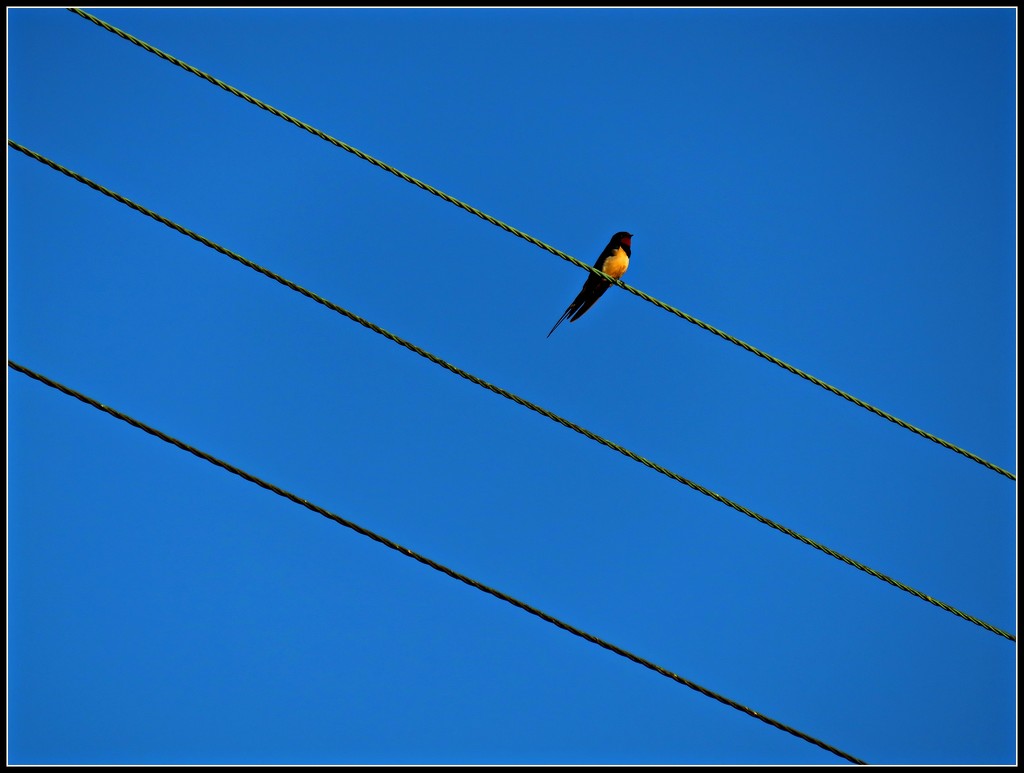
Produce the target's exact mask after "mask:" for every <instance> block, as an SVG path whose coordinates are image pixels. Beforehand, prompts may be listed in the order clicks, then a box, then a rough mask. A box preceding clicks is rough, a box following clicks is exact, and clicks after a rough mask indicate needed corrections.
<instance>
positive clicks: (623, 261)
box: [601, 247, 629, 279]
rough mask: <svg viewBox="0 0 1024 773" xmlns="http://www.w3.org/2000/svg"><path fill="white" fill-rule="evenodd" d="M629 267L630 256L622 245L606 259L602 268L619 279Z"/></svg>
mask: <svg viewBox="0 0 1024 773" xmlns="http://www.w3.org/2000/svg"><path fill="white" fill-rule="evenodd" d="M627 268H629V256H628V255H627V254H626V251H625V250H623V249H622V248H621V247H620V248H619V249H617V250H615V252H614V253H613V254H612V255H610V256H609V257H608V258H606V259H605V261H604V265H603V266H602V267H601V270H602V271H604V273H606V274H607V275H608V276H612V277H615V278H616V279H619V278H621V277H622V275H623V274H625V273H626V269H627Z"/></svg>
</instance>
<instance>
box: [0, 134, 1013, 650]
mask: <svg viewBox="0 0 1024 773" xmlns="http://www.w3.org/2000/svg"><path fill="white" fill-rule="evenodd" d="M7 144H8V145H9V146H11V147H12V148H14V149H15V150H18V151H20V152H22V153H24V154H25V155H27V156H29V157H31V158H33V159H35V160H37V161H39V162H40V163H43V164H45V165H46V166H48V167H50V168H51V169H54V170H56V171H58V172H60V173H61V174H64V175H66V176H68V177H70V178H71V179H73V180H76V181H78V182H80V183H82V184H84V185H87V186H89V187H90V188H92V189H93V190H96V191H98V192H99V193H102V194H103V195H105V196H108V197H110V198H112V199H114V200H115V201H118V202H120V203H122V204H124V205H125V206H128V207H130V208H132V209H134V210H135V211H136V212H139V213H141V214H143V215H146V216H147V217H150V218H152V219H153V220H156V221H157V222H158V223H161V224H163V225H165V226H167V227H168V228H171V229H173V230H175V231H177V232H178V233H180V234H182V235H184V236H187V237H189V238H190V239H194V240H195V241H197V242H199V243H200V244H203V245H205V246H207V247H209V248H210V249H212V250H216V251H217V252H219V253H221V254H222V255H225V256H227V257H229V258H231V259H232V260H235V261H237V262H239V263H241V264H242V265H243V266H246V267H247V268H251V269H252V270H253V271H256V272H258V273H260V274H263V275H264V276H266V277H269V278H270V279H273V280H274V281H275V282H278V283H279V284H282V285H284V286H285V287H287V288H289V289H291V290H294V291H295V292H297V293H300V294H301V295H304V296H306V297H307V298H309V299H311V300H314V301H316V302H317V303H319V304H320V305H321V306H324V307H326V308H328V309H330V310H331V311H334V312H336V313H338V314H341V315H342V316H344V317H347V318H348V319H350V320H352V321H353V322H357V323H359V324H360V325H362V326H363V327H365V328H367V329H369V330H372V331H373V332H374V333H377V334H378V335H381V336H384V337H385V338H387V339H388V340H389V341H392V342H394V343H396V344H398V345H399V346H403V347H405V348H406V349H408V350H409V351H411V352H414V353H415V354H418V355H419V356H421V357H424V358H426V359H428V360H430V361H431V362H433V363H434V364H435V365H440V366H441V367H442V368H444V369H445V370H448V371H450V372H451V373H454V374H455V375H457V376H460V377H461V378H464V379H466V380H467V381H471V382H472V383H474V384H476V385H477V386H481V387H483V388H484V389H487V390H489V391H491V392H493V393H494V394H497V395H500V396H501V397H504V398H507V399H508V400H511V401H512V402H514V403H517V404H518V405H521V406H523V407H524V408H529V409H530V410H531V411H534V412H535V413H539V414H540V415H541V416H544V417H546V418H548V419H551V421H554V422H556V423H557V424H561V425H562V426H563V427H566V428H567V429H571V430H572V431H574V432H578V433H579V434H581V435H583V436H584V437H586V438H588V439H590V440H593V441H595V442H597V443H600V444H601V445H603V446H606V447H607V448H610V449H612V450H613V451H617V452H618V453H620V454H622V455H623V456H626V457H628V458H630V459H632V460H633V461H635V462H639V463H640V464H642V465H644V466H645V467H649V468H650V469H652V470H654V471H655V472H659V473H661V474H662V475H664V476H666V477H668V478H671V479H672V480H674V481H676V482H677V483H682V484H683V485H684V486H689V487H690V488H692V489H694V490H695V491H699V492H700V493H701V494H704V495H705V496H708V497H711V498H712V499H714V500H715V501H716V502H720V503H721V504H723V505H726V506H728V507H731V508H732V509H733V510H736V511H737V512H740V513H743V514H744V515H746V516H748V517H750V518H753V519H754V520H756V521H758V522H759V523H763V524H764V525H765V526H770V527H771V528H773V529H775V530H777V531H780V532H782V533H783V534H786V535H788V536H790V537H792V538H793V539H796V540H799V541H800V542H803V543H804V544H805V545H809V546H810V547H812V548H814V549H815V550H820V551H821V552H823V553H825V554H826V555H829V556H832V558H835V559H838V560H839V561H842V562H843V563H845V564H848V565H849V566H852V567H854V568H855V569H859V570H860V571H862V572H865V573H867V574H869V575H871V576H872V577H875V578H877V579H879V580H881V581H883V582H885V583H888V584H889V585H892V586H893V587H895V588H899V589H900V590H902V591H905V592H907V593H909V594H911V595H912V596H916V597H917V598H919V599H922V600H923V601H927V602H928V603H929V604H934V605H935V606H937V607H939V608H940V609H943V610H945V611H947V612H949V613H951V614H953V615H956V616H957V617H959V618H961V619H963V620H967V621H969V622H972V623H974V624H975V625H979V626H981V627H982V628H984V629H985V630H987V631H990V632H992V633H995V634H998V635H999V636H1002V637H1004V638H1007V639H1009V640H1010V641H1016V638H1015V637H1014V636H1013V635H1012V634H1009V633H1007V632H1006V631H1003V630H1001V629H999V628H996V627H995V626H992V625H990V624H989V623H986V622H984V621H982V620H979V619H978V618H976V617H973V616H972V615H969V614H967V613H965V612H961V611H960V610H958V609H957V608H956V607H952V606H950V605H949V604H946V603H944V602H942V601H939V600H938V599H935V598H932V597H931V596H929V595H927V594H925V593H922V592H921V591H919V590H916V589H914V588H912V587H910V586H909V585H906V584H904V583H902V582H900V581H899V580H896V579H894V578H892V577H889V576H888V575H886V574H883V573H881V572H878V571H876V570H874V569H872V568H871V567H869V566H866V565H864V564H862V563H860V562H859V561H857V560H855V559H853V558H850V557H848V556H845V555H843V554H842V553H839V552H838V551H835V550H833V549H832V548H829V547H826V546H825V545H822V544H821V543H819V542H815V541H814V540H812V539H811V538H809V537H805V536H804V535H802V534H800V533H798V532H796V531H793V530H792V529H790V528H788V527H786V526H783V525H782V524H780V523H776V522H775V521H772V520H771V519H769V518H766V517H765V516H763V515H761V514H759V513H756V512H754V511H753V510H751V509H749V508H747V507H744V506H743V505H741V504H739V503H737V502H733V501H732V500H731V499H728V498H726V497H724V496H722V495H721V494H718V493H717V492H714V491H712V490H711V489H708V488H705V487H704V486H702V485H700V484H699V483H696V482H694V481H692V480H689V479H688V478H685V477H683V476H682V475H680V474H678V473H676V472H673V471H672V470H669V469H668V468H666V467H662V466H661V465H660V464H657V463H656V462H652V461H651V460H650V459H647V458H645V457H643V456H640V454H637V453H635V452H634V451H630V450H629V449H628V448H626V447H624V446H621V445H619V444H618V443H615V442H613V441H611V440H608V439H606V438H604V437H602V436H600V435H598V434H596V433H594V432H591V431H590V430H588V429H586V428H585V427H581V426H580V425H578V424H574V423H573V422H571V421H569V420H568V419H565V418H563V417H561V416H559V415H558V414H556V413H553V412H552V411H549V410H547V409H546V408H543V407H542V406H540V405H537V404H536V403H532V402H530V401H529V400H526V399H524V398H522V397H520V396H519V395H516V394H514V393H512V392H509V391H508V390H506V389H503V388H501V387H499V386H497V385H495V384H492V383H490V382H489V381H485V380H484V379H482V378H479V377H478V376H474V375H473V374H472V373H469V372H467V371H465V370H462V369H461V368H459V367H457V366H455V365H452V364H451V363H449V362H447V361H446V360H443V359H441V358H440V357H438V356H437V355H434V354H431V353H430V352H428V351H426V350H425V349H422V348H420V347H419V346H417V345H416V344H414V343H412V342H410V341H406V340H405V339H404V338H401V337H399V336H397V335H395V334H394V333H391V332H389V331H388V330H385V329H384V328H382V327H380V326H379V325H375V324H374V323H373V322H370V321H369V320H366V319H363V318H362V317H360V316H359V315H357V314H355V313H353V312H351V311H349V310H348V309H345V308H342V307H341V306H338V305H337V304H336V303H333V302H332V301H329V300H327V299H326V298H323V297H321V296H319V295H317V294H316V293H314V292H312V291H310V290H307V289H306V288H304V287H302V286H301V285H298V284H296V283H295V282H292V281H291V280H290V279H286V278H285V277H283V276H280V275H279V274H276V273H274V272H273V271H271V270H270V269H268V268H264V267H263V266H261V265H259V264H258V263H254V262H252V261H251V260H248V259H247V258H244V257H242V256H241V255H239V254H238V253H236V252H232V251H231V250H229V249H227V248H226V247H222V246H221V245H219V244H217V243H216V242H213V241H210V240H209V239H207V238H206V237H204V236H201V235H200V234H197V233H196V232H195V231H191V230H189V229H188V228H185V227H184V226H181V225H178V224H177V223H175V222H173V221H172V220H168V219H167V218H165V217H163V216H162V215H159V214H157V213H156V212H153V211H152V210H149V209H147V208H146V207H143V206H142V205H140V204H136V203H135V202H134V201H131V200H130V199H128V198H125V197H124V196H122V195H120V194H118V193H115V192H114V191H111V190H109V189H108V188H105V187H103V186H102V185H100V184H99V183H96V182H93V181H92V180H90V179H88V178H87V177H83V176H82V175H80V174H78V173H77V172H73V171H71V170H70V169H67V168H66V167H63V166H61V165H60V164H58V163H56V162H55V161H51V160H50V159H48V158H46V157H44V156H41V155H39V154H38V153H36V152H35V151H32V150H29V149H28V148H26V147H24V146H23V145H20V144H18V143H17V142H14V141H13V140H10V139H9V140H7Z"/></svg>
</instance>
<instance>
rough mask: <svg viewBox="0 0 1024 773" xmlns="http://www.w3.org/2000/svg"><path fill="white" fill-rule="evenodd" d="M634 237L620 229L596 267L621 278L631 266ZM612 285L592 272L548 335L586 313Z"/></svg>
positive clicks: (616, 277)
mask: <svg viewBox="0 0 1024 773" xmlns="http://www.w3.org/2000/svg"><path fill="white" fill-rule="evenodd" d="M632 238H633V234H631V233H626V232H625V231H619V232H618V233H617V234H615V236H613V237H612V240H611V241H610V242H608V246H607V247H605V248H604V251H603V252H602V253H601V256H600V257H599V258H598V259H597V263H595V264H594V268H596V269H597V270H598V271H603V272H604V273H606V274H607V275H608V276H611V277H614V278H615V279H619V278H620V277H621V276H622V275H623V274H625V273H626V269H627V268H629V254H630V246H631V242H630V240H631V239H632ZM610 285H611V282H609V281H608V280H607V279H602V278H601V277H599V276H598V275H597V274H590V275H589V276H588V277H587V281H586V282H585V283H584V284H583V289H582V290H580V294H579V295H577V296H576V300H574V301H573V302H572V303H570V304H569V308H567V309H566V310H565V313H564V314H563V315H562V316H561V317H559V318H558V322H556V323H555V327H553V328H551V332H550V333H548V335H547V337H548V338H550V337H551V333H554V332H555V328H557V327H558V326H559V325H561V324H562V323H563V322H565V320H567V319H568V320H569V321H570V322H575V321H576V320H578V319H579V318H580V317H582V316H583V315H584V314H586V313H587V309H589V308H590V307H591V306H593V305H594V304H595V303H597V299H598V298H600V297H601V296H602V295H603V294H604V291H605V290H607V289H608V287H609V286H610Z"/></svg>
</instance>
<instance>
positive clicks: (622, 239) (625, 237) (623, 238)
mask: <svg viewBox="0 0 1024 773" xmlns="http://www.w3.org/2000/svg"><path fill="white" fill-rule="evenodd" d="M632 238H633V234H631V233H627V232H626V231H619V232H618V233H617V234H615V236H613V237H612V241H613V242H615V243H616V244H624V245H625V246H627V247H632V246H633V243H632V241H631V240H632Z"/></svg>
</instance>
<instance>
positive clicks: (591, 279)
mask: <svg viewBox="0 0 1024 773" xmlns="http://www.w3.org/2000/svg"><path fill="white" fill-rule="evenodd" d="M608 286H609V282H608V280H607V279H602V278H601V277H599V276H596V275H595V274H591V275H590V276H588V277H587V281H586V282H585V283H584V284H583V289H582V290H580V294H579V295H577V296H576V300H574V301H573V302H572V303H570V304H569V308H567V309H566V310H565V313H564V314H562V316H561V317H559V318H558V322H556V323H555V327H553V328H551V331H550V332H549V333H548V335H547V337H548V338H550V337H551V333H554V332H555V328H557V327H558V326H559V325H561V324H562V323H563V322H565V320H567V319H568V320H569V321H570V322H575V321H576V320H578V319H579V318H580V317H582V316H583V315H584V314H586V313H587V309H589V308H590V307H591V306H593V305H594V304H595V303H597V299H598V298H600V297H601V296H602V295H603V294H604V291H605V290H607V289H608Z"/></svg>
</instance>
